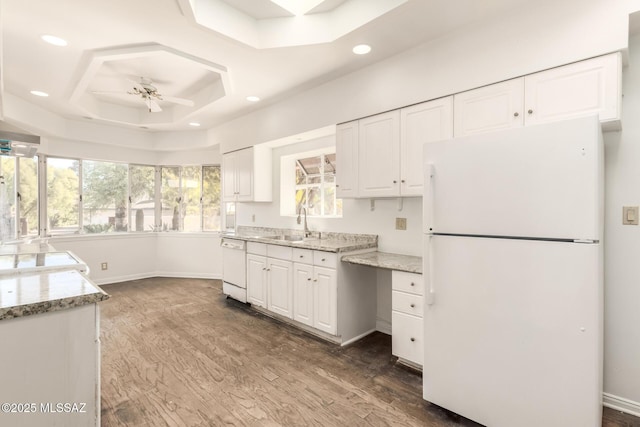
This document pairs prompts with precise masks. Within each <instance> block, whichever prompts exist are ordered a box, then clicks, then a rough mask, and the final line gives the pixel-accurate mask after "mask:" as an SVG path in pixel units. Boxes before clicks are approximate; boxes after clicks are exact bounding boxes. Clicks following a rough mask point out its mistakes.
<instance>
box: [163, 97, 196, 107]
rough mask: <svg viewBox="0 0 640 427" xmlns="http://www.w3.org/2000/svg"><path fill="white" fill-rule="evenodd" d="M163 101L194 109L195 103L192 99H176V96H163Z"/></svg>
mask: <svg viewBox="0 0 640 427" xmlns="http://www.w3.org/2000/svg"><path fill="white" fill-rule="evenodd" d="M162 100H163V101H167V102H172V103H174V104H180V105H184V106H186V107H193V105H194V103H193V101H192V100H190V99H185V98H176V97H175V96H164V95H162Z"/></svg>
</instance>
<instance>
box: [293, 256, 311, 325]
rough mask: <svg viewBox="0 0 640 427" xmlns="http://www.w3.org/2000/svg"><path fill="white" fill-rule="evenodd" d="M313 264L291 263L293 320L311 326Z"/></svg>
mask: <svg viewBox="0 0 640 427" xmlns="http://www.w3.org/2000/svg"><path fill="white" fill-rule="evenodd" d="M312 276H313V266H311V265H309V264H299V263H294V264H293V320H297V321H298V322H300V323H304V324H305V325H308V326H313V289H314V286H313V283H314V282H313V281H312V279H313V277H312Z"/></svg>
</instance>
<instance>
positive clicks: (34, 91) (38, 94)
mask: <svg viewBox="0 0 640 427" xmlns="http://www.w3.org/2000/svg"><path fill="white" fill-rule="evenodd" d="M29 93H31V95H35V96H41V97H43V98H46V97H47V96H49V94H48V93H47V92H43V91H41V90H32V91H31V92H29Z"/></svg>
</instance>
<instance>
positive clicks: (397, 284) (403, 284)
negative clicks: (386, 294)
mask: <svg viewBox="0 0 640 427" xmlns="http://www.w3.org/2000/svg"><path fill="white" fill-rule="evenodd" d="M391 289H393V290H394V291H402V292H408V293H410V294H416V295H424V281H423V280H422V274H416V273H407V272H405V271H397V270H393V272H392V273H391Z"/></svg>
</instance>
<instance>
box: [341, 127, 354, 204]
mask: <svg viewBox="0 0 640 427" xmlns="http://www.w3.org/2000/svg"><path fill="white" fill-rule="evenodd" d="M336 195H337V197H338V198H349V197H358V122H357V121H355V122H350V123H344V124H341V125H338V126H337V127H336Z"/></svg>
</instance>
